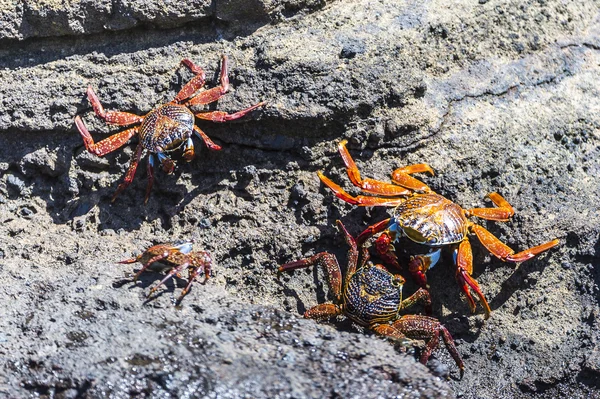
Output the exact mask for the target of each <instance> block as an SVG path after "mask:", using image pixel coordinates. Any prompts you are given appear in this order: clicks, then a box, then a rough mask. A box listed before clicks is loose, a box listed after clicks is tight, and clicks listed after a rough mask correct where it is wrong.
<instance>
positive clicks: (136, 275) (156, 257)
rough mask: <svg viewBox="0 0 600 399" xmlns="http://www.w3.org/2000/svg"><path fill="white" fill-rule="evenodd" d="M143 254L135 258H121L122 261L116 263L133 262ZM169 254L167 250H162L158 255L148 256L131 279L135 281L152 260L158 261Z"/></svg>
mask: <svg viewBox="0 0 600 399" xmlns="http://www.w3.org/2000/svg"><path fill="white" fill-rule="evenodd" d="M144 255H145V254H141V255H140V256H138V257H137V258H131V259H126V260H122V261H120V262H118V263H121V264H125V265H126V264H130V263H134V262H137V261H139V260H140V259H141V258H142V257H143V256H144ZM169 255H170V253H169V251H165V252H163V253H161V254H158V255H156V256H153V257H152V258H150V259H149V260H148V262H146V263H144V264H143V265H142V268H141V269H140V270H139V271H138V272H137V273H136V274H135V276H134V277H133V281H137V279H138V278H140V276H141V274H142V273H143V272H145V271H146V270H147V269H148V268H149V267H150V265H152V264H153V263H154V262H159V261H161V260H163V259H165V258H168V257H169Z"/></svg>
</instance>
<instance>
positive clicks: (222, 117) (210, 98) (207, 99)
mask: <svg viewBox="0 0 600 399" xmlns="http://www.w3.org/2000/svg"><path fill="white" fill-rule="evenodd" d="M184 61H186V60H184ZM184 63H185V62H184ZM185 64H186V65H187V66H188V67H190V65H189V64H191V65H193V64H192V62H191V61H189V60H188V62H187V63H185ZM190 69H192V67H190ZM192 72H195V71H194V69H192ZM228 73H229V67H228V66H227V56H223V58H222V63H221V74H220V81H221V85H220V86H217V87H213V88H212V89H208V90H205V91H203V92H201V93H199V94H198V95H196V96H195V97H193V98H192V99H190V100H189V101H188V102H187V103H186V105H187V106H189V107H193V106H195V105H204V104H210V103H212V102H215V101H217V100H218V99H219V98H221V97H223V96H224V95H225V93H227V91H228V90H229V77H228V76H227V75H228ZM190 83H191V82H190ZM188 84H189V83H188ZM186 86H187V85H186ZM196 90H197V89H196ZM182 91H183V90H182ZM192 93H193V92H192ZM190 95H191V93H190ZM188 97H189V95H188ZM178 98H180V97H179V95H178V96H177V98H176V100H177V99H178ZM181 99H183V98H181ZM265 104H266V102H264V101H263V102H260V103H258V104H255V105H253V106H251V107H248V108H245V109H243V110H241V111H238V112H236V113H234V114H228V113H227V112H223V111H207V112H200V113H198V114H196V118H198V119H204V120H209V121H212V122H227V121H232V120H234V119H239V118H241V117H243V116H245V115H246V114H248V113H250V112H251V111H254V110H255V109H256V108H258V107H262V106H263V105H265ZM201 138H202V139H203V140H204V138H203V137H202V136H201ZM205 142H206V140H205ZM207 146H208V147H209V148H212V147H210V146H209V145H208V143H207Z"/></svg>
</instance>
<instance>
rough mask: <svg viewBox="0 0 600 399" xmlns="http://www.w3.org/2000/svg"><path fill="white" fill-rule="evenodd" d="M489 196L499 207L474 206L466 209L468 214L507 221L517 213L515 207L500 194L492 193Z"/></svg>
mask: <svg viewBox="0 0 600 399" xmlns="http://www.w3.org/2000/svg"><path fill="white" fill-rule="evenodd" d="M487 197H488V198H489V199H491V200H492V202H493V203H494V205H496V206H497V208H472V209H469V210H467V211H466V215H467V216H477V217H480V218H482V219H486V220H496V221H499V222H506V221H508V220H509V219H510V218H511V217H512V216H513V215H514V214H515V210H514V209H513V207H512V206H511V205H510V204H509V203H508V201H507V200H505V199H504V198H503V197H502V196H501V195H500V194H498V193H490V194H488V195H487Z"/></svg>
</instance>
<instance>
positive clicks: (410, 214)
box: [318, 140, 559, 319]
mask: <svg viewBox="0 0 600 399" xmlns="http://www.w3.org/2000/svg"><path fill="white" fill-rule="evenodd" d="M338 150H339V152H340V154H341V156H342V159H343V161H344V163H345V165H346V171H347V173H348V177H349V178H350V181H351V182H352V184H354V185H355V186H356V187H359V188H360V189H361V190H362V191H363V192H365V193H370V194H376V195H378V196H365V195H358V196H356V197H353V196H352V195H350V194H348V193H347V192H346V191H344V190H343V189H342V188H341V187H340V186H338V185H337V184H336V183H334V182H333V181H331V180H330V179H329V178H328V177H326V176H325V175H324V174H323V173H321V172H318V175H319V178H320V179H321V181H322V182H323V183H324V184H325V185H326V186H328V187H329V188H330V189H331V190H332V191H333V192H334V194H335V195H336V196H337V197H338V198H340V199H342V200H344V201H345V202H348V203H350V204H353V205H359V206H394V207H395V209H394V211H393V216H392V217H391V218H389V219H385V220H382V221H381V222H379V223H376V224H374V225H373V226H369V227H368V228H367V229H366V230H365V231H364V232H363V233H361V234H360V235H359V236H358V237H357V242H358V243H359V245H363V244H364V243H365V241H366V240H367V239H368V238H369V237H371V236H373V235H375V234H377V233H382V234H381V235H380V236H379V237H378V238H377V240H376V241H375V248H376V251H377V252H378V254H379V255H380V256H381V258H382V259H383V260H384V263H389V264H392V265H393V266H396V267H400V266H399V264H398V262H397V258H396V255H395V254H394V252H393V251H394V247H393V245H392V244H393V243H395V242H397V241H398V239H399V238H401V237H408V238H409V239H410V240H411V241H413V242H416V243H418V244H423V245H425V246H428V247H430V248H431V249H430V251H429V253H427V254H425V255H417V256H412V257H411V259H410V262H409V265H408V268H409V271H410V273H411V274H412V276H413V277H414V278H415V281H416V282H417V283H418V284H419V285H420V286H421V287H423V288H428V285H427V277H426V276H425V273H426V272H427V270H428V269H430V268H432V267H433V266H434V265H435V264H436V263H437V262H438V260H439V258H440V253H441V248H442V247H444V246H450V247H451V248H452V251H453V257H454V263H455V265H456V279H457V281H458V283H459V284H460V286H461V289H462V291H463V292H464V294H465V296H466V297H467V300H468V302H469V306H470V308H471V311H472V312H475V308H476V306H475V301H474V300H473V298H472V296H471V294H470V291H469V287H470V288H471V289H472V290H473V291H474V292H475V293H476V294H477V296H478V297H479V300H480V302H481V303H482V305H483V307H484V309H485V318H486V319H487V318H488V317H489V316H490V313H491V310H490V307H489V305H488V302H487V300H486V299H485V296H484V295H483V293H482V291H481V289H480V287H479V284H478V283H477V281H476V280H475V279H474V278H473V277H472V276H471V274H472V273H473V255H472V251H471V244H470V243H469V238H468V235H469V233H475V235H476V236H477V238H478V239H479V241H480V242H481V243H482V244H483V246H484V247H485V248H486V249H487V250H488V251H489V252H490V253H492V254H493V255H494V256H496V257H497V258H498V259H500V260H501V261H503V262H523V261H525V260H527V259H531V258H533V257H534V256H536V255H538V254H540V253H542V252H544V251H547V250H549V249H550V248H552V247H554V246H556V245H558V244H559V241H558V239H554V240H552V241H548V242H546V243H544V244H541V245H538V246H535V247H533V248H529V249H526V250H524V251H521V252H519V253H515V251H514V250H513V249H511V248H510V247H508V246H507V245H506V244H504V243H503V242H502V241H500V240H499V239H498V238H497V237H495V236H494V235H493V234H492V233H490V232H489V231H488V230H486V229H485V228H484V227H482V226H480V225H478V224H475V223H473V222H471V221H470V220H468V217H471V216H476V217H479V218H481V219H486V220H494V221H501V222H506V221H508V220H509V219H510V218H511V217H512V216H513V215H514V209H513V208H512V206H511V205H510V204H509V203H508V202H507V201H506V200H505V199H504V198H503V197H502V196H501V195H500V194H498V193H491V194H488V196H487V197H488V198H489V199H490V200H491V201H492V202H493V203H494V205H496V207H495V208H471V209H463V208H462V207H461V206H459V205H457V204H455V203H454V202H452V201H450V200H448V199H447V198H445V197H443V196H441V195H439V194H436V193H434V192H433V191H432V190H431V189H430V188H429V187H428V186H427V185H426V184H424V183H423V182H421V181H420V180H417V179H416V178H414V177H412V176H410V175H411V174H412V173H423V172H428V173H431V174H433V169H431V167H430V166H429V165H427V164H416V165H410V166H405V167H402V168H399V169H396V170H395V171H394V172H393V173H392V181H393V182H394V184H391V183H386V182H382V181H378V180H374V179H368V178H361V176H360V172H359V171H358V167H357V166H356V164H355V163H354V160H353V159H352V157H351V156H350V153H349V152H348V150H347V149H346V140H342V141H341V142H340V143H339V145H338Z"/></svg>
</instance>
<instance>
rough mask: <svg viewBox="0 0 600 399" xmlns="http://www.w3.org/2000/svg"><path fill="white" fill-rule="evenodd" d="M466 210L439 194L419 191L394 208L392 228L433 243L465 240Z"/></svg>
mask: <svg viewBox="0 0 600 399" xmlns="http://www.w3.org/2000/svg"><path fill="white" fill-rule="evenodd" d="M468 224H469V221H468V220H467V217H466V215H465V211H464V210H463V209H462V208H461V207H460V206H458V205H456V204H455V203H454V202H452V201H450V200H448V199H446V198H444V197H442V196H441V195H438V194H433V193H431V194H417V195H414V196H412V197H409V198H407V199H406V201H404V202H403V203H402V204H400V205H398V206H397V207H396V209H394V215H393V217H392V220H391V221H390V230H392V231H393V230H396V232H397V233H402V234H404V235H406V236H407V237H408V238H410V239H411V240H412V241H414V242H416V243H419V244H424V245H427V246H431V247H439V246H443V245H449V244H454V243H458V242H461V241H462V240H464V239H465V237H466V236H467V233H468Z"/></svg>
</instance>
